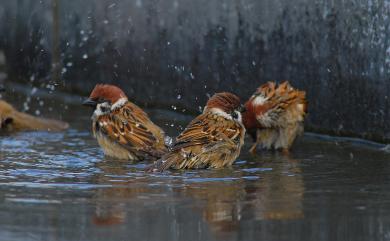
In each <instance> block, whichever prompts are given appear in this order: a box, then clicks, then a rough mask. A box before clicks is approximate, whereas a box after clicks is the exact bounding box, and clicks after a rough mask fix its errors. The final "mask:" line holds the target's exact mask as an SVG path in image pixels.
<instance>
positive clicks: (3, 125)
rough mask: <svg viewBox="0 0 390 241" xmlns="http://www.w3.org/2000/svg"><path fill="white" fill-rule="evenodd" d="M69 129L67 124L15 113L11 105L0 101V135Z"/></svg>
mask: <svg viewBox="0 0 390 241" xmlns="http://www.w3.org/2000/svg"><path fill="white" fill-rule="evenodd" d="M68 127H69V125H68V123H66V122H62V121H58V120H53V119H45V118H40V117H35V116H32V115H29V114H27V113H23V112H19V111H17V110H16V109H15V108H14V107H13V106H12V105H10V104H9V103H7V102H6V101H4V100H0V133H1V132H4V133H11V132H16V131H61V130H65V129H67V128H68Z"/></svg>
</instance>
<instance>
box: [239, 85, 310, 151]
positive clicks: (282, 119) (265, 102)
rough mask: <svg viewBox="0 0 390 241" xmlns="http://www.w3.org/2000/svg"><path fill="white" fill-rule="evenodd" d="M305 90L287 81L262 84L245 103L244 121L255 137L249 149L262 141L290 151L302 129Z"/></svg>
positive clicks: (267, 147) (262, 145)
mask: <svg viewBox="0 0 390 241" xmlns="http://www.w3.org/2000/svg"><path fill="white" fill-rule="evenodd" d="M305 95H306V93H305V92H304V91H299V90H297V89H294V88H293V87H291V85H290V84H289V83H288V81H285V82H283V83H281V84H279V86H276V84H275V82H268V83H266V84H263V85H261V86H260V87H259V88H258V89H257V91H256V92H255V93H254V94H253V95H252V97H250V99H249V100H248V101H247V102H246V103H245V108H246V110H247V111H246V112H245V113H244V114H243V123H244V125H245V128H246V129H247V131H248V134H249V135H251V136H252V138H253V140H254V141H255V143H254V145H253V146H252V147H251V149H250V152H251V153H253V154H254V153H255V152H256V147H257V146H258V145H260V146H261V147H263V148H266V149H271V148H274V149H280V148H281V149H282V150H283V152H284V153H288V150H289V148H290V147H291V145H292V143H293V142H294V140H295V138H296V137H297V135H299V134H302V133H303V120H304V117H305V114H306V109H307V102H306V97H305Z"/></svg>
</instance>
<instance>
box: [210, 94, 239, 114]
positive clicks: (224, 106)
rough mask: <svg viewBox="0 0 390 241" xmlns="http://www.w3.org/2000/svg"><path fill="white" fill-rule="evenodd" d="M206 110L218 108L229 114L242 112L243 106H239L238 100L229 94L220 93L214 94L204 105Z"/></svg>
mask: <svg viewBox="0 0 390 241" xmlns="http://www.w3.org/2000/svg"><path fill="white" fill-rule="evenodd" d="M206 107H207V108H208V109H211V108H219V109H221V110H223V111H224V112H226V113H231V112H233V111H240V112H242V111H243V106H242V105H241V102H240V98H239V97H238V96H236V95H234V94H232V93H229V92H221V93H216V94H214V95H213V96H212V97H211V98H210V99H209V100H208V101H207V104H206Z"/></svg>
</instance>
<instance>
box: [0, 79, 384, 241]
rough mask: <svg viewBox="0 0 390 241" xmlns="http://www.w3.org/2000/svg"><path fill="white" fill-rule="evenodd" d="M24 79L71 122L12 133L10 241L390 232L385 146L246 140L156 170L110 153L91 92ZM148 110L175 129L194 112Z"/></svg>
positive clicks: (1, 155) (6, 179) (0, 143)
mask: <svg viewBox="0 0 390 241" xmlns="http://www.w3.org/2000/svg"><path fill="white" fill-rule="evenodd" d="M13 88H15V89H16V90H17V93H18V94H16V95H15V94H12V96H11V95H8V96H5V97H4V98H6V99H7V100H10V101H11V102H14V103H16V106H18V108H19V109H23V108H27V109H28V111H30V112H32V113H35V112H36V113H39V114H44V115H45V116H50V117H61V118H63V119H64V120H66V121H69V122H70V124H71V128H70V129H69V130H68V131H66V132H64V133H46V132H36V133H31V132H30V133H18V134H15V135H12V136H0V240H7V241H13V240H23V241H26V240H27V241H28V240H72V241H73V240H83V241H84V240H85V241H87V240H169V241H172V240H187V241H191V240H270V241H272V240H297V241H304V240H354V241H357V240H390V192H389V190H390V154H389V153H387V152H385V151H383V150H380V148H381V147H382V146H380V145H377V144H373V143H368V142H367V143H366V142H360V141H357V140H352V141H351V140H347V139H339V138H330V137H326V136H318V135H314V134H307V135H305V137H304V138H302V139H301V140H299V141H298V142H297V143H296V145H295V146H294V149H293V152H292V153H291V155H290V156H288V157H286V156H283V155H280V154H278V153H269V152H265V153H260V155H258V156H256V157H254V156H250V155H248V154H247V150H248V146H245V148H244V150H243V151H242V155H241V157H240V158H239V160H238V161H236V163H235V164H234V165H233V167H232V168H226V169H221V170H200V171H173V172H166V173H162V174H150V173H144V172H143V168H144V167H145V166H146V164H147V163H129V162H125V161H116V160H110V159H107V158H105V157H104V156H103V153H102V151H101V150H100V149H99V147H98V145H97V143H96V141H95V140H94V139H93V138H92V136H91V134H90V130H89V128H90V127H89V116H90V114H91V110H89V109H85V108H84V107H82V106H79V105H78V103H79V102H81V99H80V98H78V97H74V96H67V95H60V94H55V95H50V94H48V95H46V94H44V93H41V92H40V91H35V90H34V91H32V92H33V93H32V94H33V96H39V99H38V100H37V99H36V97H33V98H31V101H28V100H27V97H26V95H25V94H31V90H28V91H27V92H26V93H24V94H23V91H25V90H24V89H23V88H21V89H18V88H19V87H18V86H14V87H13ZM21 93H22V94H21ZM47 97H55V99H48V98H47ZM26 100H27V101H26ZM148 112H149V113H151V116H152V118H153V119H154V120H156V122H157V123H158V124H160V125H161V126H163V127H164V129H165V130H166V131H167V132H168V133H169V134H170V135H175V134H176V133H177V132H178V130H179V129H180V126H183V125H185V123H187V122H188V121H189V120H190V119H191V117H189V116H185V115H183V114H178V113H181V112H182V111H181V110H176V111H172V110H170V111H167V110H155V109H154V110H148ZM248 143H249V140H248Z"/></svg>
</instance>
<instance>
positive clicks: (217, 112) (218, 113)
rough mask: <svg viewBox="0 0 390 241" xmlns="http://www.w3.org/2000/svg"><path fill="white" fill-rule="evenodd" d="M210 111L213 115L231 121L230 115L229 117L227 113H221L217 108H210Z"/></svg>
mask: <svg viewBox="0 0 390 241" xmlns="http://www.w3.org/2000/svg"><path fill="white" fill-rule="evenodd" d="M210 111H211V112H213V113H214V114H216V115H219V116H222V117H224V118H226V119H229V120H231V119H232V116H231V115H229V114H228V113H226V112H225V111H223V110H221V109H219V108H211V109H210Z"/></svg>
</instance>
